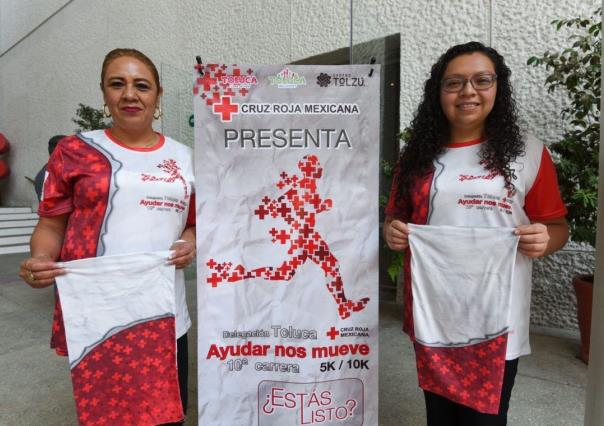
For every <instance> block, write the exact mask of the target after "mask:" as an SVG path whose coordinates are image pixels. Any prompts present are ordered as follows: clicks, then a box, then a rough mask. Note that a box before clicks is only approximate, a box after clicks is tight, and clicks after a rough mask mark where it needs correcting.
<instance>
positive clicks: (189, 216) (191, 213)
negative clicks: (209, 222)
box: [187, 193, 196, 226]
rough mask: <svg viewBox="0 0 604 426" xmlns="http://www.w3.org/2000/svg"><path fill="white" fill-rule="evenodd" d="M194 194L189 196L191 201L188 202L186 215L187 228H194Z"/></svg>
mask: <svg viewBox="0 0 604 426" xmlns="http://www.w3.org/2000/svg"><path fill="white" fill-rule="evenodd" d="M195 218H196V214H195V193H192V194H191V199H190V200H189V213H188V214H187V226H195Z"/></svg>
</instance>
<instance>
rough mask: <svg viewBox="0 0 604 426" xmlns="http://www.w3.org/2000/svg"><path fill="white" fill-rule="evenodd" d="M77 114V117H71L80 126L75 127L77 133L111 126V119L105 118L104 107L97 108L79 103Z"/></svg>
mask: <svg viewBox="0 0 604 426" xmlns="http://www.w3.org/2000/svg"><path fill="white" fill-rule="evenodd" d="M76 116H77V118H72V119H71V121H73V122H74V123H75V124H77V125H78V128H77V129H75V131H76V133H79V132H83V131H86V130H97V129H107V128H109V127H111V121H106V120H105V116H104V115H103V110H102V109H96V108H93V107H91V106H88V105H84V104H78V109H77V110H76Z"/></svg>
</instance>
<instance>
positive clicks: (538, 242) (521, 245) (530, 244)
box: [515, 223, 550, 258]
mask: <svg viewBox="0 0 604 426" xmlns="http://www.w3.org/2000/svg"><path fill="white" fill-rule="evenodd" d="M515 234H516V235H519V236H520V241H519V242H518V251H519V252H520V253H522V254H524V255H525V256H528V257H532V258H536V257H541V256H544V255H545V252H546V250H547V244H548V242H549V239H550V237H549V232H548V229H547V226H545V225H544V224H542V223H531V224H530V225H520V226H519V227H517V228H516V232H515Z"/></svg>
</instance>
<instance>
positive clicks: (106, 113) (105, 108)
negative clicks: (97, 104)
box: [103, 104, 111, 118]
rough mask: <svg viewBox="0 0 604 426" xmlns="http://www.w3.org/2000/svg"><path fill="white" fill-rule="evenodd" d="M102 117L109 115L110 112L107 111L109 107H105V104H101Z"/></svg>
mask: <svg viewBox="0 0 604 426" xmlns="http://www.w3.org/2000/svg"><path fill="white" fill-rule="evenodd" d="M103 117H105V118H109V117H111V112H109V108H107V104H103Z"/></svg>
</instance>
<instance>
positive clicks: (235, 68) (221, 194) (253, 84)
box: [194, 64, 380, 426]
mask: <svg viewBox="0 0 604 426" xmlns="http://www.w3.org/2000/svg"><path fill="white" fill-rule="evenodd" d="M197 69H198V72H200V74H201V73H202V74H203V75H198V76H197V79H196V85H195V88H194V93H195V101H194V106H195V172H196V188H197V194H196V197H197V206H196V207H197V216H198V217H197V242H198V254H197V265H198V266H197V268H198V270H197V277H198V278H197V279H198V312H199V315H198V325H199V343H198V351H199V366H198V367H199V373H198V374H199V423H200V424H201V425H228V426H238V425H246V426H247V425H259V426H284V425H314V424H321V425H347V426H357V425H376V424H377V422H378V420H377V419H378V417H377V409H378V404H377V395H378V371H377V369H378V269H377V268H378V265H377V263H378V232H379V231H378V228H379V227H378V175H379V172H378V153H379V146H378V145H379V93H380V84H379V78H380V74H379V67H378V66H365V65H354V66H294V65H291V66H290V65H288V66H278V65H266V66H254V65H232V66H230V65H221V64H208V65H200V66H198V67H197Z"/></svg>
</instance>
